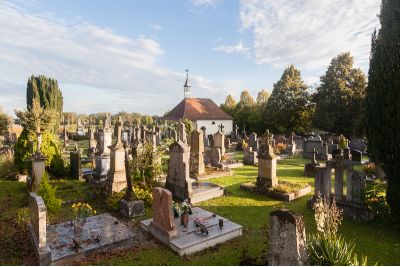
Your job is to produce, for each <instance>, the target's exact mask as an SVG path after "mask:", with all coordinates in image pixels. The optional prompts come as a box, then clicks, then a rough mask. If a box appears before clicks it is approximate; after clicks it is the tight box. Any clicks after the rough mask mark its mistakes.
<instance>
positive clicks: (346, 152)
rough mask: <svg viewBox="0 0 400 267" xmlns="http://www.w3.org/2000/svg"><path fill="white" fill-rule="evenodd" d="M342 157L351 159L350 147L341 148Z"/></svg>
mask: <svg viewBox="0 0 400 267" xmlns="http://www.w3.org/2000/svg"><path fill="white" fill-rule="evenodd" d="M343 158H344V159H345V160H351V153H350V148H348V147H345V148H344V149H343Z"/></svg>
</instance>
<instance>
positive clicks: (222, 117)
mask: <svg viewBox="0 0 400 267" xmlns="http://www.w3.org/2000/svg"><path fill="white" fill-rule="evenodd" d="M190 87H191V86H190V84H189V75H188V70H186V81H185V84H184V86H183V88H184V99H183V100H182V101H181V102H180V103H179V104H178V105H176V106H175V107H174V108H173V109H172V110H171V111H170V112H168V113H167V114H165V115H164V117H163V118H162V119H163V120H172V121H179V120H183V119H189V120H191V121H192V122H193V123H194V125H195V126H196V129H197V130H200V129H202V128H205V132H206V135H209V134H214V133H216V132H217V131H218V130H219V129H220V128H221V126H222V130H223V132H224V133H225V134H226V135H230V134H231V132H232V130H233V118H232V116H230V115H229V114H227V113H226V112H225V111H223V110H222V109H221V108H220V107H219V106H218V105H217V104H215V103H214V101H212V100H211V99H209V98H193V97H190Z"/></svg>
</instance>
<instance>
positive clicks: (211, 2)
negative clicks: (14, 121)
mask: <svg viewBox="0 0 400 267" xmlns="http://www.w3.org/2000/svg"><path fill="white" fill-rule="evenodd" d="M191 2H192V4H193V5H194V6H203V7H207V8H208V7H211V8H216V6H217V4H218V3H219V2H221V0H191Z"/></svg>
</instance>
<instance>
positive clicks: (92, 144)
mask: <svg viewBox="0 0 400 267" xmlns="http://www.w3.org/2000/svg"><path fill="white" fill-rule="evenodd" d="M94 147H97V141H96V139H95V138H94V129H93V128H92V127H90V128H89V148H94Z"/></svg>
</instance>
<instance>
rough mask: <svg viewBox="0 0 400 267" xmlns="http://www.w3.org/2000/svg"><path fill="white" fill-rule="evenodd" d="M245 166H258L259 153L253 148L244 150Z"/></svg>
mask: <svg viewBox="0 0 400 267" xmlns="http://www.w3.org/2000/svg"><path fill="white" fill-rule="evenodd" d="M243 164H245V165H257V164H258V157H257V151H253V148H252V147H246V148H245V149H244V150H243Z"/></svg>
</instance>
